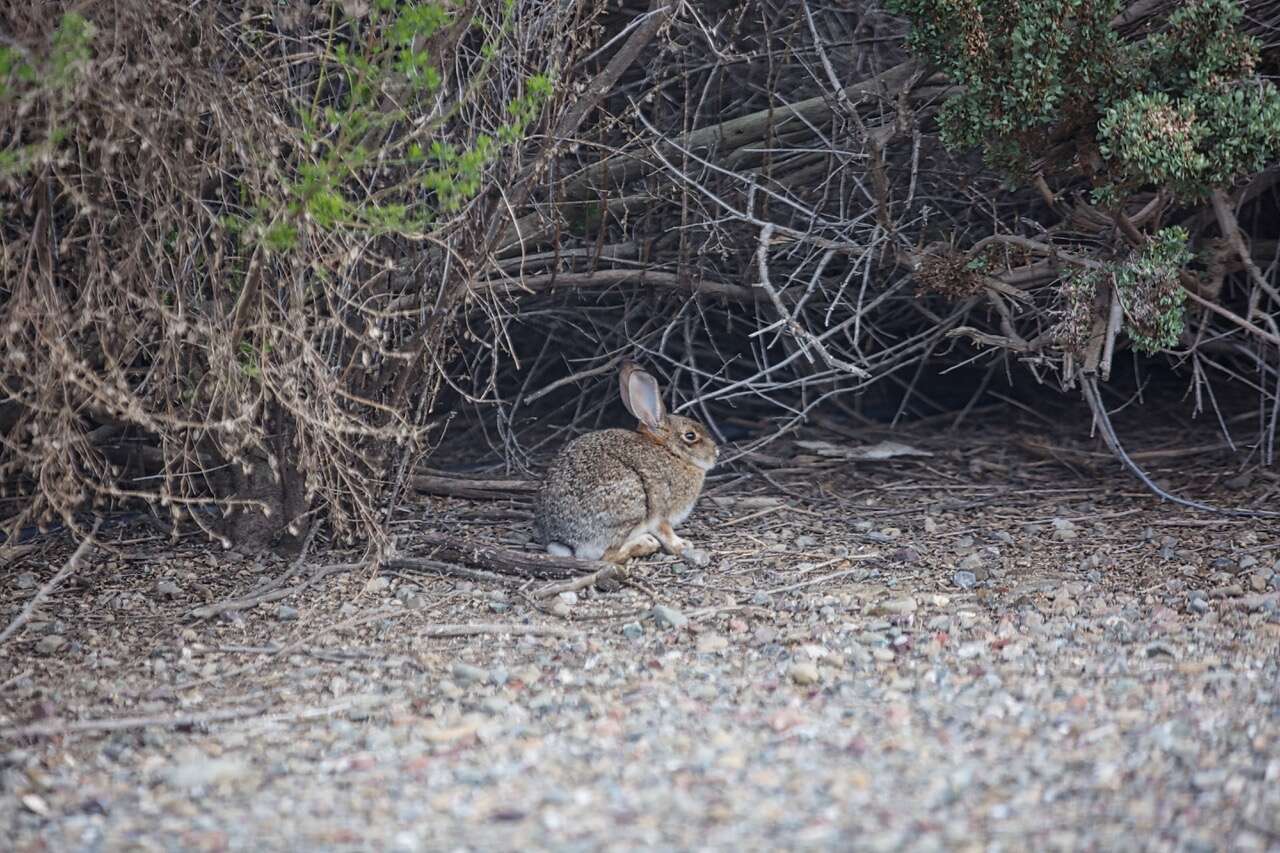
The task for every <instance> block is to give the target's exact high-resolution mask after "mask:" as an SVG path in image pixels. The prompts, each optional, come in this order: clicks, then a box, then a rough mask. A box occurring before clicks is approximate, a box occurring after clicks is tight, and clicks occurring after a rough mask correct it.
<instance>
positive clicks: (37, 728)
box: [0, 705, 267, 740]
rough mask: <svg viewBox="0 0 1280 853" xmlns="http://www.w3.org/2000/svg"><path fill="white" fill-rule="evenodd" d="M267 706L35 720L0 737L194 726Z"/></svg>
mask: <svg viewBox="0 0 1280 853" xmlns="http://www.w3.org/2000/svg"><path fill="white" fill-rule="evenodd" d="M266 710H267V706H266V705H252V706H246V707H243V708H220V709H218V710H216V711H204V712H202V713H198V714H177V715H175V716H172V717H115V718H109V719H105V720H72V721H61V720H53V721H50V722H47V723H36V724H34V725H30V726H19V727H17V728H14V729H4V730H0V740H5V739H7V738H18V737H32V736H40V735H43V736H46V737H47V736H52V735H62V734H72V733H74V732H119V731H125V730H128V729H150V728H165V729H176V728H179V727H181V726H198V725H201V724H203V723H219V722H223V721H225V720H242V719H244V718H245V717H256V716H258V715H259V714H261V713H263V712H265V711H266Z"/></svg>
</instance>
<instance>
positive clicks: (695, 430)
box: [534, 361, 720, 566]
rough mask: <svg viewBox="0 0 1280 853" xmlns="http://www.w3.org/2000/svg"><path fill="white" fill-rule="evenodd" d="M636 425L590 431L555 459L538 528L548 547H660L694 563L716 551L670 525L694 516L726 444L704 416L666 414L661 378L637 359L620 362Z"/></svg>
mask: <svg viewBox="0 0 1280 853" xmlns="http://www.w3.org/2000/svg"><path fill="white" fill-rule="evenodd" d="M619 382H620V385H621V392H622V403H623V405H625V406H626V407H627V411H629V412H631V414H633V415H635V417H636V419H637V420H639V421H640V423H639V425H638V426H637V427H636V429H635V430H626V429H606V430H599V431H597V432H589V433H587V434H585V435H581V436H578V437H577V438H575V439H574V440H573V441H571V442H569V443H568V444H567V445H565V446H564V448H563V449H562V450H561V451H560V453H559V454H558V455H557V456H556V458H555V459H554V460H553V461H552V463H551V466H550V468H549V469H548V470H547V474H546V476H545V477H544V479H543V482H542V486H541V488H540V489H539V491H538V496H537V504H536V508H535V511H534V532H535V534H536V535H537V538H538V540H539V541H540V542H541V544H542V545H543V546H544V547H545V548H546V549H547V553H549V554H553V555H556V556H560V557H568V556H570V555H572V556H574V557H577V558H578V559H580V560H605V561H607V562H611V563H617V564H619V565H621V564H623V563H625V562H626V561H627V560H628V559H630V558H632V557H647V556H649V555H650V554H653V553H654V552H656V551H657V550H658V549H659V548H663V549H665V550H666V551H667V552H668V553H670V554H674V555H676V556H679V557H681V558H682V559H684V560H685V561H686V562H689V563H692V564H693V565H695V566H705V565H707V564H708V563H709V562H710V556H709V555H708V554H707V553H706V552H705V551H702V550H700V549H698V548H694V547H693V546H692V545H690V544H689V543H688V542H686V541H685V540H684V539H681V538H680V537H679V536H677V535H676V533H675V531H674V530H673V529H672V528H674V527H675V525H677V524H679V523H680V522H682V521H684V520H685V519H686V518H688V516H689V513H690V512H691V511H692V510H693V505H694V503H695V502H696V501H697V499H698V494H699V493H700V492H701V491H702V483H703V480H704V478H705V477H706V475H707V472H708V471H710V470H711V468H712V466H714V465H715V463H716V459H717V457H719V455H720V449H719V448H718V447H716V444H715V442H714V441H712V439H711V437H710V434H709V433H708V432H707V428H706V427H705V426H703V425H702V424H701V423H699V422H698V421H695V420H692V419H690V418H684V417H680V416H679V415H671V414H667V410H666V407H665V406H664V405H663V404H662V395H661V391H660V389H659V387H658V382H657V380H656V379H654V378H653V377H652V376H651V375H649V374H648V373H646V372H645V371H643V370H641V369H640V368H639V367H638V366H636V364H634V363H633V362H631V361H625V362H623V364H622V367H621V369H620V370H619Z"/></svg>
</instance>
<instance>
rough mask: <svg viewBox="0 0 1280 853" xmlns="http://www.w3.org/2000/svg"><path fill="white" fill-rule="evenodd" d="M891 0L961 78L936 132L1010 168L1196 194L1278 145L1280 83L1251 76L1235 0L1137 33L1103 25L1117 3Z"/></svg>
mask: <svg viewBox="0 0 1280 853" xmlns="http://www.w3.org/2000/svg"><path fill="white" fill-rule="evenodd" d="M890 8H892V9H894V10H896V11H898V12H900V13H902V14H905V15H906V16H907V17H909V18H910V19H911V22H912V24H913V27H912V31H911V35H910V38H909V41H908V43H909V46H910V47H911V48H912V49H913V50H914V51H915V52H916V53H918V54H920V55H922V56H924V57H926V58H928V59H929V60H930V61H931V62H934V63H936V64H937V65H938V66H939V67H940V68H941V69H942V70H943V71H944V72H946V73H947V75H948V76H950V77H951V78H952V79H953V80H955V82H957V83H959V84H960V85H962V86H963V87H964V91H963V92H962V93H961V94H958V95H956V96H955V97H953V98H951V99H949V100H948V101H947V102H946V103H945V104H944V105H943V108H942V112H941V117H940V121H941V125H942V133H943V138H944V140H945V141H946V142H947V144H948V145H951V146H953V147H961V146H963V147H980V148H981V149H982V150H983V153H984V155H985V157H986V160H987V162H988V163H989V164H991V165H992V166H994V167H996V168H998V169H1000V170H1002V171H1004V172H1005V173H1007V174H1009V175H1011V176H1012V177H1014V178H1020V177H1025V176H1026V175H1027V173H1029V172H1031V171H1034V170H1037V169H1039V170H1041V171H1044V172H1054V171H1059V170H1062V171H1071V170H1080V171H1083V172H1085V173H1086V174H1087V175H1088V176H1089V177H1091V178H1093V180H1094V183H1095V187H1096V193H1095V197H1096V198H1097V199H1098V200H1099V201H1112V202H1114V200H1115V199H1117V198H1118V197H1119V195H1120V194H1121V193H1122V192H1123V191H1124V190H1128V189H1132V188H1136V187H1141V186H1152V185H1154V186H1158V187H1166V188H1168V189H1170V190H1172V191H1174V192H1175V193H1177V194H1178V195H1180V196H1184V197H1199V196H1203V195H1205V194H1207V193H1208V192H1209V191H1210V190H1211V189H1213V188H1214V187H1219V186H1223V185H1226V184H1229V183H1230V182H1231V181H1233V180H1235V179H1236V178H1238V177H1239V176H1241V175H1243V174H1248V173H1250V172H1253V171H1256V170H1257V169H1259V168H1261V166H1262V165H1263V164H1264V163H1265V162H1267V161H1268V160H1270V159H1272V158H1274V157H1275V156H1276V155H1277V153H1278V152H1280V92H1278V91H1277V90H1276V87H1275V86H1274V85H1272V84H1271V83H1270V82H1268V81H1264V80H1259V79H1257V78H1256V77H1255V75H1254V70H1255V65H1256V63H1257V58H1258V43H1257V40H1256V39H1253V38H1251V37H1249V36H1246V35H1243V34H1241V33H1240V32H1238V25H1239V23H1240V19H1241V15H1242V13H1241V9H1240V6H1239V4H1238V2H1237V0H1195V2H1191V3H1188V4H1186V5H1184V6H1182V7H1181V8H1179V9H1178V10H1177V11H1175V12H1174V13H1173V14H1172V15H1171V16H1170V18H1169V20H1168V22H1167V24H1166V26H1165V27H1164V28H1163V29H1162V30H1160V31H1158V32H1157V33H1155V34H1153V35H1151V36H1149V37H1148V38H1146V39H1144V40H1142V41H1138V42H1134V43H1129V42H1126V41H1124V40H1123V39H1122V38H1121V37H1120V36H1119V35H1118V34H1117V33H1116V32H1115V31H1114V30H1113V29H1112V28H1111V23H1110V22H1111V21H1112V19H1113V18H1114V17H1115V16H1116V14H1117V13H1118V12H1119V11H1120V10H1121V9H1122V8H1123V4H1122V3H1121V2H1119V0H1067V2H1061V0H963V2H957V0H891V2H890ZM1068 140H1072V144H1062V143H1065V142H1067V141H1068ZM1046 152H1047V153H1046ZM1092 152H1096V153H1097V154H1098V155H1099V158H1100V161H1101V162H1100V163H1095V162H1093V160H1092V157H1091V156H1090V155H1091V153H1092ZM1082 155H1083V156H1082Z"/></svg>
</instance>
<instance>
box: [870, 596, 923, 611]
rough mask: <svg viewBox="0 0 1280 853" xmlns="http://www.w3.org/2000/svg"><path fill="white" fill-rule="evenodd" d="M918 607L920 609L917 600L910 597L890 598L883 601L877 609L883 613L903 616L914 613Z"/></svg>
mask: <svg viewBox="0 0 1280 853" xmlns="http://www.w3.org/2000/svg"><path fill="white" fill-rule="evenodd" d="M917 607H919V604H917V603H916V600H915V598H914V597H913V596H910V595H908V596H904V597H903V598H890V599H888V600H886V601H882V602H880V606H879V607H878V608H877V609H878V610H879V612H881V613H892V614H895V615H902V614H906V613H914V612H915V611H916V608H917Z"/></svg>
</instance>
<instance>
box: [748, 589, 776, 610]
mask: <svg viewBox="0 0 1280 853" xmlns="http://www.w3.org/2000/svg"><path fill="white" fill-rule="evenodd" d="M772 601H773V599H772V598H770V597H769V593H767V592H764V591H763V590H761V591H759V592H757V593H756V594H755V595H753V596H751V603H752V604H754V605H755V606H756V607H767V606H768V605H769V604H770V603H771V602H772Z"/></svg>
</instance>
